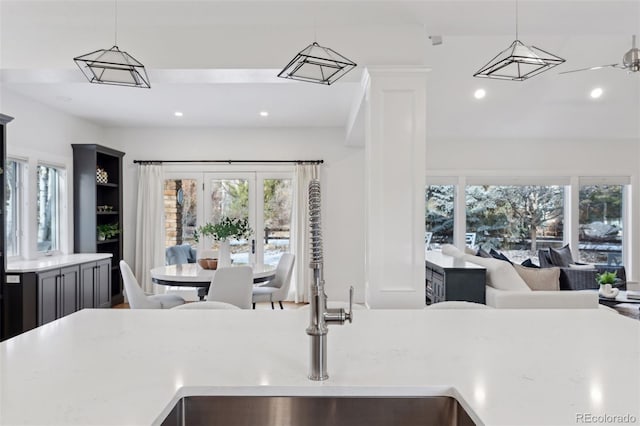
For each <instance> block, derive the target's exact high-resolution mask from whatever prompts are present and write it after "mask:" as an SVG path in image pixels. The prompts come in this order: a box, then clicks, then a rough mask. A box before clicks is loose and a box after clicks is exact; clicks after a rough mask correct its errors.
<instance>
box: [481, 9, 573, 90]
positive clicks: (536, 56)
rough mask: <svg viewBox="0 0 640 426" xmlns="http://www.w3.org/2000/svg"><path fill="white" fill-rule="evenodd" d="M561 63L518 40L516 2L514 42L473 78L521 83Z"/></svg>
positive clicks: (555, 57) (540, 50)
mask: <svg viewBox="0 0 640 426" xmlns="http://www.w3.org/2000/svg"><path fill="white" fill-rule="evenodd" d="M563 62H565V60H564V59H562V58H560V57H558V56H555V55H552V54H551V53H549V52H546V51H544V50H542V49H539V48H537V47H535V46H525V45H524V44H523V43H522V42H521V41H520V40H518V2H517V0H516V40H515V41H514V42H513V43H511V45H510V46H509V47H508V48H506V49H505V50H503V51H502V52H500V53H498V54H497V55H496V56H495V57H494V58H493V59H491V60H490V61H489V62H488V63H487V64H486V65H485V66H483V67H482V68H480V70H478V71H477V72H476V73H475V74H473V76H474V77H480V78H495V79H499V80H513V81H523V80H526V79H528V78H530V77H533V76H534V75H538V74H540V73H542V72H544V71H547V70H549V69H551V68H553V67H555V66H557V65H560V64H561V63H563Z"/></svg>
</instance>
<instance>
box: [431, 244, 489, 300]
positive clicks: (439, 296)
mask: <svg viewBox="0 0 640 426" xmlns="http://www.w3.org/2000/svg"><path fill="white" fill-rule="evenodd" d="M426 268H427V269H426V304H427V305H430V304H431V303H438V302H445V301H450V300H458V301H466V302H475V303H482V304H484V303H485V285H486V270H485V268H483V267H482V266H479V265H476V264H475V263H471V262H465V261H464V260H461V259H456V258H454V257H451V256H446V255H443V254H442V253H440V252H436V251H429V252H427V255H426Z"/></svg>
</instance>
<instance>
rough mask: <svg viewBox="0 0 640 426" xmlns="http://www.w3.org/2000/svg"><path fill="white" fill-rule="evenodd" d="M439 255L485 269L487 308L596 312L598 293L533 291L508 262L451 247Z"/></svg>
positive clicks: (444, 249)
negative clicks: (593, 310) (451, 257)
mask: <svg viewBox="0 0 640 426" xmlns="http://www.w3.org/2000/svg"><path fill="white" fill-rule="evenodd" d="M442 253H443V254H446V255H449V256H453V257H457V258H461V259H464V260H465V261H467V262H473V263H475V264H477V265H480V266H483V267H485V268H486V270H487V286H486V304H487V305H488V306H492V307H494V308H507V309H518V308H529V309H542V308H562V309H597V308H598V293H597V292H583V291H560V290H558V291H533V290H531V289H530V288H529V286H527V284H526V283H525V282H524V280H523V279H522V278H521V277H520V275H518V273H517V272H516V270H515V269H514V268H513V266H511V265H510V264H509V263H508V262H505V261H503V260H498V259H492V258H484V257H479V256H474V255H470V254H465V253H464V252H462V251H460V250H458V249H457V248H456V247H454V246H451V245H445V246H443V248H442Z"/></svg>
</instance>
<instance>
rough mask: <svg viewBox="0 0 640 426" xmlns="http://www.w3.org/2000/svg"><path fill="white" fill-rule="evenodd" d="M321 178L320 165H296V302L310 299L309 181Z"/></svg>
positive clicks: (311, 277) (311, 276) (294, 246)
mask: <svg viewBox="0 0 640 426" xmlns="http://www.w3.org/2000/svg"><path fill="white" fill-rule="evenodd" d="M312 179H320V166H319V165H317V164H298V165H297V166H296V177H295V192H294V200H293V225H292V226H293V229H294V230H295V233H294V241H293V253H295V255H296V262H295V265H296V267H295V274H294V275H293V278H292V279H293V282H292V287H293V290H294V300H295V301H296V302H308V301H309V288H310V285H311V280H312V279H313V275H312V273H311V269H310V268H309V260H310V253H309V239H310V231H309V192H308V191H309V182H311V180H312Z"/></svg>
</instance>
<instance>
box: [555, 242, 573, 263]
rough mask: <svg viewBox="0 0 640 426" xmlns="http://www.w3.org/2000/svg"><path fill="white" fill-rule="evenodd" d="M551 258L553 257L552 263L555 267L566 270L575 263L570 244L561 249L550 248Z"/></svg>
mask: <svg viewBox="0 0 640 426" xmlns="http://www.w3.org/2000/svg"><path fill="white" fill-rule="evenodd" d="M549 256H550V257H551V263H553V266H560V267H564V268H566V267H567V266H569V265H571V264H572V263H573V256H571V248H569V244H567V245H566V246H564V247H562V248H559V249H555V248H553V247H550V248H549Z"/></svg>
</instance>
